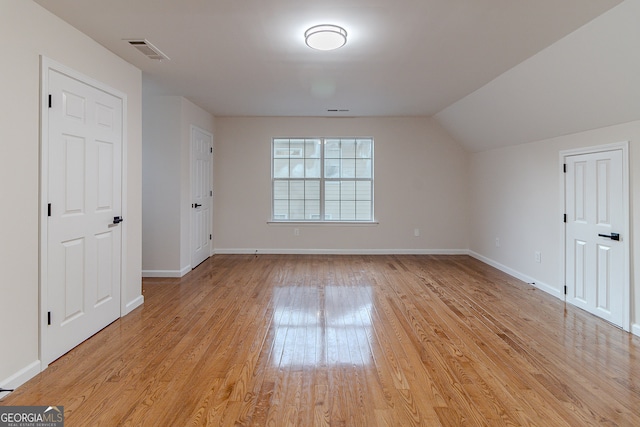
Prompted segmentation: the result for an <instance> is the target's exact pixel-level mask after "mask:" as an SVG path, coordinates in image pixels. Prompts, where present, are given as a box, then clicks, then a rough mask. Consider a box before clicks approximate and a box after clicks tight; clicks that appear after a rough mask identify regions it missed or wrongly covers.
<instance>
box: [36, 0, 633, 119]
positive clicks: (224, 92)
mask: <svg viewBox="0 0 640 427" xmlns="http://www.w3.org/2000/svg"><path fill="white" fill-rule="evenodd" d="M35 1H36V3H39V4H40V5H42V6H43V7H45V8H46V9H48V10H50V11H51V12H53V13H54V14H56V15H58V16H59V17H61V18H62V19H64V20H65V21H67V22H69V23H70V24H71V25H73V26H74V27H76V28H78V29H79V30H80V31H82V32H83V33H85V34H87V35H89V36H90V37H92V38H93V39H95V40H96V41H97V42H99V43H100V44H102V45H104V46H105V47H107V48H108V49H109V50H111V51H113V52H114V53H116V54H117V55H119V56H120V57H122V58H124V59H125V60H126V61H128V62H130V63H132V64H133V65H135V66H136V67H138V68H140V69H141V70H143V72H144V78H145V90H147V91H149V92H150V93H157V94H164V95H180V96H184V97H186V98H188V99H190V100H191V101H192V102H194V103H196V104H198V105H199V106H201V107H202V108H204V109H206V110H208V111H209V112H210V113H212V114H214V115H216V116H336V115H346V116H407V115H408V116H422V115H425V116H431V115H434V114H435V113H437V112H439V111H441V110H443V109H444V108H446V107H448V106H450V105H451V104H453V103H454V102H455V101H457V100H459V99H461V98H463V97H464V96H466V95H468V94H470V93H472V92H474V91H475V90H477V89H479V88H480V87H482V86H484V85H485V84H486V83H488V82H490V81H491V80H493V79H494V78H496V77H497V76H499V75H501V74H502V73H504V72H505V71H507V70H509V69H511V68H512V67H514V66H516V65H517V64H519V63H521V62H522V61H524V60H525V59H527V58H529V57H531V56H532V55H534V54H536V53H537V52H539V51H541V50H542V49H544V48H545V47H547V46H549V45H551V44H552V43H554V42H555V41H557V40H559V39H561V38H562V37H564V36H565V35H567V34H569V33H571V32H572V31H574V30H576V29H577V28H579V27H580V26H582V25H584V24H585V23H587V22H589V21H591V20H592V19H594V18H595V17H597V16H599V15H600V14H602V13H603V12H605V11H606V10H608V9H610V8H612V7H613V6H615V5H617V4H619V3H620V1H621V0H393V1H392V0H326V1H300V0H268V1H265V0H162V1H160V0H35ZM323 23H333V24H338V25H341V26H343V27H344V28H346V29H347V31H348V34H349V35H348V42H347V45H346V46H344V47H343V48H341V49H339V50H337V51H333V52H320V51H314V50H311V49H309V48H308V47H307V46H306V45H305V43H304V38H303V33H304V31H305V30H306V29H307V28H308V27H310V26H312V25H316V24H323ZM135 38H146V39H148V40H149V41H150V42H151V43H153V44H154V45H156V46H157V47H158V48H159V49H160V50H162V51H163V52H164V53H165V54H166V55H167V56H169V58H171V60H169V61H162V62H158V61H153V60H151V59H148V58H147V57H145V56H143V55H142V54H141V53H140V52H138V51H137V50H135V49H134V48H133V47H131V46H130V45H129V44H128V43H127V42H125V41H124V39H135ZM328 109H347V110H349V111H348V112H343V113H328V112H327V110H328Z"/></svg>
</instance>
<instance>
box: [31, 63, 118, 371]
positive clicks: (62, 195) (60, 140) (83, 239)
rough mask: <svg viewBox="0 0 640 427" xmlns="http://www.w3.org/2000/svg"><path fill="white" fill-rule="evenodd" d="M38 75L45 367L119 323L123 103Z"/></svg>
mask: <svg viewBox="0 0 640 427" xmlns="http://www.w3.org/2000/svg"><path fill="white" fill-rule="evenodd" d="M43 74H45V76H44V82H45V83H44V86H45V87H44V89H46V90H47V91H48V93H49V95H48V96H49V106H48V107H47V106H44V107H43V108H44V110H43V114H44V115H45V116H46V120H43V122H44V123H46V128H43V134H44V133H45V132H46V136H45V137H44V138H43V146H44V147H43V157H45V156H44V155H46V157H45V158H43V172H44V171H46V176H43V180H45V182H44V184H43V187H44V188H43V190H44V189H46V192H45V191H43V192H45V193H46V194H45V196H44V197H46V201H47V207H46V209H47V211H48V212H47V213H46V214H45V215H46V216H47V217H46V221H45V222H44V227H43V228H44V230H43V242H46V253H45V256H44V258H45V259H46V262H44V263H43V267H42V268H43V270H44V272H45V273H46V275H45V277H43V279H42V280H43V289H45V290H46V292H45V293H44V294H43V299H45V300H46V306H45V307H44V310H46V313H45V315H46V317H47V321H46V324H45V326H44V329H45V330H44V331H43V338H42V343H43V352H42V353H43V355H42V357H43V359H44V360H43V362H44V363H47V364H48V363H49V362H51V361H53V360H55V359H57V358H58V357H59V356H61V355H62V354H64V353H66V352H67V351H69V350H70V349H71V348H73V347H75V346H76V345H78V344H79V343H81V342H82V341H84V340H86V339H87V338H89V337H90V336H91V335H93V334H95V333H96V332H98V331H99V330H100V329H102V328H104V327H105V326H107V325H108V324H109V323H111V322H113V321H114V320H116V319H117V318H118V317H120V291H121V263H122V259H121V250H122V224H121V222H122V221H123V218H122V143H123V99H122V98H119V97H117V96H115V95H112V94H110V93H108V92H105V91H104V90H101V89H99V88H97V87H95V86H93V85H92V84H90V83H88V82H85V81H83V80H82V79H81V78H79V77H78V76H77V75H72V73H70V72H67V71H64V72H63V71H60V70H58V69H54V68H51V67H43ZM43 126H45V125H43ZM43 175H44V174H43Z"/></svg>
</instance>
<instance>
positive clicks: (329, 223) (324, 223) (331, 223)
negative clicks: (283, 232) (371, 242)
mask: <svg viewBox="0 0 640 427" xmlns="http://www.w3.org/2000/svg"><path fill="white" fill-rule="evenodd" d="M267 224H268V225H275V226H280V225H282V226H287V225H295V226H298V227H299V226H302V225H310V226H313V227H316V226H322V227H324V226H334V227H335V226H343V227H344V226H346V227H352V226H360V227H371V226H376V225H378V224H380V223H379V222H378V221H267Z"/></svg>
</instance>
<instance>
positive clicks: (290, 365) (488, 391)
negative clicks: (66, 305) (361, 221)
mask: <svg viewBox="0 0 640 427" xmlns="http://www.w3.org/2000/svg"><path fill="white" fill-rule="evenodd" d="M143 288H144V296H145V304H144V306H143V307H140V308H138V309H136V310H135V311H134V312H133V313H131V314H130V315H128V316H126V317H125V318H123V319H120V320H118V321H116V322H114V323H113V324H111V325H110V326H108V327H107V328H106V329H104V330H103V331H101V332H100V333H98V334H96V335H95V336H93V337H92V338H91V339H89V340H88V341H86V342H84V343H83V344H81V345H80V346H79V347H77V348H75V349H74V350H72V351H71V352H69V353H68V354H66V355H65V356H63V357H62V358H60V359H58V360H57V361H56V362H54V363H53V364H52V365H51V366H50V367H49V368H48V369H47V370H45V371H44V372H43V373H41V374H40V375H38V376H37V377H36V378H34V379H32V380H31V381H29V382H28V383H27V384H25V385H23V386H22V387H20V388H19V389H18V390H16V391H15V392H14V393H12V394H10V395H9V396H7V397H6V398H4V399H3V400H2V401H0V405H62V406H64V409H65V415H66V425H67V426H98V425H101V426H120V425H122V426H142V425H144V426H198V425H212V426H234V425H242V426H276V427H280V426H366V427H374V426H403V427H405V426H462V425H465V426H503V425H504V426H533V425H537V426H554V427H561V426H589V425H599V426H640V360H639V357H640V339H638V337H634V336H633V335H630V334H628V333H626V332H624V331H622V330H619V329H617V328H615V327H613V326H611V325H610V324H608V323H606V322H604V321H602V320H599V319H598V318H596V317H593V316H591V315H589V314H587V313H586V312H583V311H581V310H579V309H576V308H574V307H572V306H565V304H564V303H563V302H562V301H560V300H557V299H555V298H553V297H551V296H549V295H547V294H545V293H544V292H542V291H539V290H537V289H535V288H534V287H532V286H530V285H527V284H524V283H522V282H519V281H518V280H516V279H514V278H512V277H510V276H507V275H505V274H503V273H501V272H499V271H497V270H495V269H493V268H491V267H489V266H487V265H485V264H483V263H481V262H479V261H477V260H475V259H472V258H470V257H467V256H382V255H381V256H329V255H326V256H325V255H307V256H302V255H301V256H293V255H279V256H278V255H259V256H248V255H216V256H215V257H213V258H211V259H209V260H208V261H206V262H205V263H203V264H202V265H201V266H199V267H198V268H197V269H196V270H194V271H193V272H192V273H190V274H188V275H187V276H185V277H184V278H182V279H145V280H144V282H143Z"/></svg>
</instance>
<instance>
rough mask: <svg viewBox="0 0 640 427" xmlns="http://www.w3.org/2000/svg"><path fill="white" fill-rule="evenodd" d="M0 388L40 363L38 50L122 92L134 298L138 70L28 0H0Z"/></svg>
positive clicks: (127, 293)
mask: <svg viewBox="0 0 640 427" xmlns="http://www.w3.org/2000/svg"><path fill="white" fill-rule="evenodd" d="M0 51H2V64H3V66H2V67H1V68H0V95H1V97H0V99H1V101H0V120H1V122H2V125H0V200H1V201H2V209H0V224H2V228H1V229H0V233H1V237H0V242H1V243H0V271H2V275H3V277H2V280H1V281H0V313H1V315H2V321H1V322H0V343H2V349H3V351H2V352H0V386H3V387H12V386H16V385H19V384H20V383H22V382H23V381H25V380H26V379H28V378H29V377H30V376H32V375H34V374H35V373H37V372H38V371H39V369H40V362H39V347H38V342H39V329H38V326H39V314H40V313H39V311H40V310H39V301H38V298H39V283H38V269H39V261H38V254H39V249H38V248H39V242H38V238H39V236H38V226H39V179H40V178H39V165H38V161H39V129H40V122H39V120H40V89H39V86H40V55H45V56H47V57H49V58H51V59H53V60H55V61H57V62H60V63H62V64H64V65H66V66H68V67H71V68H73V69H75V70H76V71H79V72H81V73H83V74H85V75H87V76H89V77H91V78H93V79H95V80H98V81H101V82H103V83H105V84H107V85H109V86H111V87H113V88H115V89H117V90H119V91H121V92H124V93H125V94H127V97H128V98H127V99H128V104H127V117H126V121H127V126H128V128H127V129H128V131H127V144H128V150H127V153H126V156H127V165H126V174H127V180H128V187H127V189H126V200H125V203H126V206H127V214H126V217H125V221H126V222H125V224H126V226H127V240H126V242H125V243H124V244H125V251H126V255H127V259H126V264H125V265H126V271H125V272H124V276H125V282H124V283H123V296H124V301H125V304H128V309H132V308H134V307H135V305H136V304H138V303H139V302H141V300H142V297H141V291H142V290H141V280H140V269H141V234H140V230H141V203H140V200H141V171H140V165H141V162H142V160H141V125H140V123H141V92H142V88H141V73H140V71H139V70H138V69H136V68H135V67H133V66H132V65H130V64H128V63H126V62H124V61H123V60H122V59H120V58H118V57H116V56H115V55H113V54H112V53H111V52H109V51H107V50H106V49H104V48H103V47H101V46H100V45H98V44H97V43H95V42H94V41H93V40H91V39H90V38H88V37H87V36H85V35H83V34H81V33H80V32H79V31H77V30H75V29H74V28H72V27H70V26H69V25H68V24H66V23H64V22H63V21H62V20H60V19H58V18H57V17H55V16H53V15H51V14H50V13H49V12H47V11H45V10H44V9H42V8H41V7H40V6H38V5H36V4H35V3H33V2H31V1H15V0H0Z"/></svg>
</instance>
